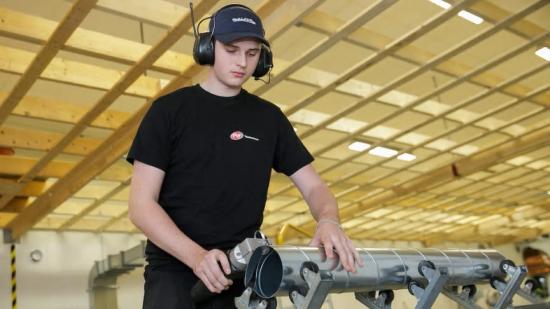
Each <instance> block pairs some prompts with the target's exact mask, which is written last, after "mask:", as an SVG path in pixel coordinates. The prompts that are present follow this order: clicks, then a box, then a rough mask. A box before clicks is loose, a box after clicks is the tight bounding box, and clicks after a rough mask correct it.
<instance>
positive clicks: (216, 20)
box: [209, 5, 269, 45]
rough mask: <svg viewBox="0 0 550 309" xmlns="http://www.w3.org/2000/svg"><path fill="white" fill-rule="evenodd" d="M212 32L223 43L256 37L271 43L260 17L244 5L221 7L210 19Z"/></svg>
mask: <svg viewBox="0 0 550 309" xmlns="http://www.w3.org/2000/svg"><path fill="white" fill-rule="evenodd" d="M209 28H210V33H212V36H213V37H214V39H216V40H218V41H220V42H222V43H225V44H227V43H231V42H233V41H235V40H238V39H242V38H254V39H257V40H259V41H260V42H262V43H264V44H267V45H269V43H268V42H267V40H266V39H265V31H264V28H263V25H262V21H261V20H260V17H258V15H256V13H254V11H252V10H251V9H249V8H248V7H246V6H243V5H229V6H226V7H223V8H221V9H220V10H219V11H218V12H217V13H216V14H214V15H213V16H212V19H211V20H210V25H209Z"/></svg>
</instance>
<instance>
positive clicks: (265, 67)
mask: <svg viewBox="0 0 550 309" xmlns="http://www.w3.org/2000/svg"><path fill="white" fill-rule="evenodd" d="M232 7H239V8H243V9H245V10H248V11H250V12H252V13H253V14H254V15H255V14H256V13H255V12H254V11H252V10H251V9H250V8H248V7H246V6H244V5H241V4H229V5H226V6H224V7H222V8H220V9H219V10H218V11H216V13H214V14H213V15H212V16H210V17H206V18H203V19H201V20H200V21H199V24H198V25H197V28H200V25H201V23H202V22H203V21H205V20H207V19H210V23H213V25H212V27H209V28H210V31H208V32H203V33H198V34H196V37H195V43H194V45H193V59H195V62H196V63H197V64H200V65H213V64H214V60H215V59H214V39H215V38H214V35H215V30H216V15H217V14H219V13H220V12H222V11H223V10H226V9H228V8H232ZM258 19H259V18H258ZM194 26H195V25H194V24H193V27H194ZM272 67H273V54H272V53H271V48H270V46H269V43H267V41H266V42H262V44H261V49H260V58H259V59H258V65H257V66H256V69H255V70H254V73H252V76H254V78H255V79H259V78H260V77H262V76H264V75H266V74H267V73H268V72H269V70H271V68H272Z"/></svg>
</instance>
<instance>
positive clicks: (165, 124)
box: [128, 5, 362, 309]
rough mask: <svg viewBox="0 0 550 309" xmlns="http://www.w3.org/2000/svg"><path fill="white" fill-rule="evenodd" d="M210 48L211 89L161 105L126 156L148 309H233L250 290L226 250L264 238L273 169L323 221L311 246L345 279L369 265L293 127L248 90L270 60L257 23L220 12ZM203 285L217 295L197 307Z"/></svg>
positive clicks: (194, 89) (239, 12) (237, 9)
mask: <svg viewBox="0 0 550 309" xmlns="http://www.w3.org/2000/svg"><path fill="white" fill-rule="evenodd" d="M207 40H208V41H207V42H206V43H209V44H212V45H211V46H207V47H206V53H208V52H212V55H208V54H207V55H206V58H212V59H210V60H207V62H206V63H207V64H208V61H210V63H209V64H210V65H211V69H210V71H209V74H208V77H207V78H206V80H205V81H203V82H202V83H200V84H199V85H195V86H191V87H186V88H182V89H180V90H178V91H175V92H173V93H171V94H168V95H166V96H163V97H161V98H159V99H158V100H157V101H156V102H155V103H154V104H153V105H152V106H151V108H150V110H149V111H148V113H147V115H146V116H145V117H144V119H143V121H142V123H141V125H140V128H139V130H138V133H137V135H136V138H135V140H134V142H133V145H132V147H131V149H130V152H129V154H128V161H129V162H130V163H133V165H134V173H133V177H132V184H131V193H130V203H129V214H130V219H131V220H132V222H133V223H134V224H135V225H136V226H137V227H138V228H139V229H141V230H142V231H143V233H144V234H145V235H146V236H147V237H148V243H147V248H146V254H147V261H148V265H147V266H146V270H145V275H144V276H145V296H144V304H143V307H144V308H147V309H150V308H162V309H172V308H174V309H175V308H234V303H233V301H234V300H233V298H234V297H236V296H238V295H240V293H242V290H243V287H242V283H239V282H235V283H236V284H233V282H232V281H231V280H229V279H227V278H226V277H225V275H226V274H229V272H230V268H229V262H228V259H227V257H226V255H225V253H224V251H223V250H227V249H230V248H233V247H234V246H235V245H236V244H238V243H239V242H241V241H242V240H243V239H244V238H246V237H252V236H253V235H254V233H255V231H256V230H258V229H259V228H260V226H261V224H262V219H263V210H264V206H265V201H266V198H267V188H268V185H269V179H270V175H271V169H272V168H273V169H275V170H276V171H277V172H281V173H284V174H286V175H287V176H289V177H290V178H291V180H292V181H293V182H294V184H295V185H296V186H297V187H298V189H299V190H300V192H301V194H302V195H303V197H304V198H305V200H306V201H307V203H308V205H309V207H310V209H311V213H312V215H313V216H314V217H315V219H316V220H317V221H318V225H317V230H316V232H315V235H314V237H313V240H312V242H311V244H312V245H314V246H323V247H324V249H325V250H326V253H327V256H328V257H329V258H333V257H334V253H333V250H335V251H336V252H337V253H338V256H339V257H340V259H341V261H342V264H343V266H344V267H345V269H347V270H348V271H355V263H356V262H358V263H359V264H361V265H362V262H361V261H359V260H358V259H357V257H358V256H357V253H356V251H355V248H354V246H353V244H352V242H351V241H350V240H349V238H348V237H347V236H346V235H345V234H344V232H343V231H342V229H341V228H340V226H339V218H338V209H337V204H336V200H335V198H334V197H333V195H332V194H331V193H330V191H329V190H328V188H327V186H326V185H325V183H324V182H323V181H322V180H321V179H320V177H319V175H318V174H317V173H316V172H315V170H314V168H313V167H312V166H311V164H310V163H311V162H312V161H313V158H312V156H311V155H310V154H309V152H308V151H307V150H306V148H305V147H304V146H303V144H302V143H301V142H300V140H299V139H298V137H297V136H296V134H295V133H294V130H293V128H292V125H291V124H290V122H289V121H288V120H287V119H286V117H285V116H284V114H283V113H282V111H281V110H280V109H279V108H278V107H277V106H276V105H274V104H272V103H269V102H267V101H264V100H262V99H260V98H258V97H256V96H254V95H252V94H250V93H248V92H246V91H245V90H243V89H242V85H243V84H244V83H245V82H246V81H247V80H248V79H249V78H250V77H251V76H252V75H253V74H254V75H255V76H256V77H258V73H257V71H256V67H257V65H258V61H259V59H260V57H261V56H262V57H264V56H266V55H261V53H266V52H269V53H270V51H269V50H268V49H267V45H268V42H267V41H266V39H265V38H264V30H263V28H262V22H261V20H260V18H259V17H258V16H257V15H256V14H255V13H254V12H253V11H251V10H250V9H249V8H247V7H244V6H240V5H231V6H226V7H223V8H222V9H220V10H219V11H218V12H216V13H215V14H214V15H213V16H212V18H211V20H210V35H209V36H208V38H207ZM199 43H200V44H203V43H204V42H199ZM203 45H204V44H203ZM203 47H204V46H198V47H196V48H195V50H194V53H195V55H194V56H195V59H197V58H199V62H201V61H202V62H203V63H204V61H203V60H204V54H200V55H197V53H203V52H204V50H201V48H203ZM209 49H210V51H209ZM201 59H202V60H201ZM262 59H263V58H262ZM262 65H264V64H262ZM255 72H256V73H255ZM259 74H260V75H261V74H265V72H263V73H262V72H260V73H259ZM197 280H202V282H204V284H205V285H206V287H207V288H208V289H209V290H210V291H212V292H214V293H218V294H216V295H217V296H216V297H213V298H212V299H211V300H210V301H209V302H208V303H205V304H200V305H196V307H194V306H195V305H194V304H192V302H191V300H190V296H189V290H190V289H191V287H192V286H193V285H194V284H195V283H196V282H197Z"/></svg>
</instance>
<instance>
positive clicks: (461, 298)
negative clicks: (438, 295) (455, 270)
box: [441, 285, 481, 309]
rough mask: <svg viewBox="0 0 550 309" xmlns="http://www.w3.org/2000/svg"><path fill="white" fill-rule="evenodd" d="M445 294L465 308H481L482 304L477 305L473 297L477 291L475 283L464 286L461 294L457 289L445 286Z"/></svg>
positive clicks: (443, 291)
mask: <svg viewBox="0 0 550 309" xmlns="http://www.w3.org/2000/svg"><path fill="white" fill-rule="evenodd" d="M454 288H457V287H454ZM441 292H442V293H443V294H444V295H445V296H447V297H448V298H450V299H451V300H453V301H454V302H456V303H458V304H459V305H461V306H462V307H464V308H467V309H481V307H480V306H478V305H476V304H475V303H474V302H473V301H472V299H473V297H474V295H475V293H476V286H475V285H466V286H463V287H462V291H461V292H460V294H458V292H457V291H456V290H453V289H452V288H444V289H443V290H442V291H441Z"/></svg>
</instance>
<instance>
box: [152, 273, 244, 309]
mask: <svg viewBox="0 0 550 309" xmlns="http://www.w3.org/2000/svg"><path fill="white" fill-rule="evenodd" d="M144 277H145V287H144V290H145V293H144V297H143V309H228V308H229V309H232V308H236V307H235V297H237V296H239V295H241V294H242V291H243V290H244V287H243V285H242V280H234V281H233V285H232V286H231V287H230V288H229V289H228V290H226V291H224V292H222V293H221V294H215V296H213V297H212V298H211V299H209V300H208V301H205V302H203V303H200V304H194V303H193V301H192V300H191V295H190V290H191V288H192V287H193V286H194V285H195V283H196V282H197V281H198V280H199V279H198V278H197V277H196V276H195V274H193V273H192V272H189V271H174V270H159V269H154V268H152V267H150V266H146V267H145V273H144Z"/></svg>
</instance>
